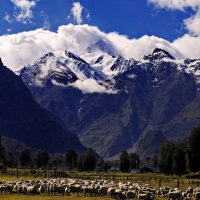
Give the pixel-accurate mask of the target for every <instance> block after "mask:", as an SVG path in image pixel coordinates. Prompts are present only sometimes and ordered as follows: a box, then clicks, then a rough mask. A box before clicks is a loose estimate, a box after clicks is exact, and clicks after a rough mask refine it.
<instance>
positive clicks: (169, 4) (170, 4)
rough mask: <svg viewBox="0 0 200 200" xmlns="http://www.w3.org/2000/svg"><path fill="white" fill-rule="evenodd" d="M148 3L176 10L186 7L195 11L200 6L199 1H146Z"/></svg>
mask: <svg viewBox="0 0 200 200" xmlns="http://www.w3.org/2000/svg"><path fill="white" fill-rule="evenodd" d="M148 2H149V3H153V4H155V5H156V6H157V7H161V8H167V9H178V10H184V9H185V8H187V7H191V8H192V9H194V10H195V9H196V8H197V7H199V6H200V1H199V0H148Z"/></svg>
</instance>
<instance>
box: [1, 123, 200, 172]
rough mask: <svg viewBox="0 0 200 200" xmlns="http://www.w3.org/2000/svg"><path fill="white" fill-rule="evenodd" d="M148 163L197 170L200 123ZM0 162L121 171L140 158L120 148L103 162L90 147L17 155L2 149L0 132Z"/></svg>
mask: <svg viewBox="0 0 200 200" xmlns="http://www.w3.org/2000/svg"><path fill="white" fill-rule="evenodd" d="M151 160H152V166H153V167H155V168H158V169H159V170H160V172H162V173H164V174H166V175H169V174H177V175H182V174H186V173H191V172H197V171H200V162H199V160H200V125H198V126H197V127H194V128H193V129H192V130H191V132H190V134H189V135H188V137H187V138H186V139H185V140H184V141H181V142H173V141H169V140H167V141H166V142H164V143H163V144H162V145H161V147H160V151H159V153H158V155H155V156H153V157H152V159H151ZM0 163H2V164H4V165H6V166H8V167H19V166H20V167H26V168H40V167H44V168H46V169H52V168H53V167H56V166H68V167H69V169H70V170H74V169H76V170H78V171H93V170H95V169H96V170H98V171H105V172H106V171H107V170H108V169H109V168H110V167H111V166H115V167H118V168H119V170H120V171H121V172H129V171H131V169H139V167H140V158H139V156H138V155H137V154H136V153H130V154H128V153H127V151H126V150H122V151H121V154H120V159H119V161H116V162H111V161H104V159H103V157H100V158H99V157H98V155H97V154H96V152H95V151H94V150H93V149H92V148H88V149H87V151H85V152H83V153H81V154H80V155H78V154H77V152H76V151H75V150H74V149H69V150H68V151H67V152H66V154H62V155H61V154H60V155H55V154H54V155H50V154H49V152H48V151H47V150H41V149H39V150H37V151H35V152H34V153H31V151H30V149H29V148H24V149H23V150H21V152H20V153H19V155H17V156H16V155H14V154H13V153H12V152H11V151H6V150H5V148H4V147H3V145H2V137H1V135H0Z"/></svg>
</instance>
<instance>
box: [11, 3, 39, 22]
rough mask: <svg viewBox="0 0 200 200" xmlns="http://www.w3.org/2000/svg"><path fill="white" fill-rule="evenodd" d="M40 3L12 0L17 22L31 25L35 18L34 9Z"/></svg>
mask: <svg viewBox="0 0 200 200" xmlns="http://www.w3.org/2000/svg"><path fill="white" fill-rule="evenodd" d="M38 1H39V0H32V1H29V0H11V2H12V3H13V4H14V5H15V12H14V17H15V20H16V21H18V22H22V23H24V24H27V23H31V19H32V18H33V17H34V15H33V11H32V8H34V7H35V6H36V3H37V2H38Z"/></svg>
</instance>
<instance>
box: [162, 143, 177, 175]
mask: <svg viewBox="0 0 200 200" xmlns="http://www.w3.org/2000/svg"><path fill="white" fill-rule="evenodd" d="M173 153H174V142H171V141H169V140H167V141H166V142H164V143H163V144H162V145H161V147H160V151H159V159H158V160H159V162H158V168H159V170H160V171H161V172H163V173H164V174H167V175H168V174H172V173H173V170H172V163H173V159H172V155H173Z"/></svg>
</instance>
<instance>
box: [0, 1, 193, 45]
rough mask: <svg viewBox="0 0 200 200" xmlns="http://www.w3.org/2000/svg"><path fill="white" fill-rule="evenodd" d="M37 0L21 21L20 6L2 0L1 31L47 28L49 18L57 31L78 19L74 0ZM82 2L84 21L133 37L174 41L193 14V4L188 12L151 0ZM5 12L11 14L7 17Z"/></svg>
mask: <svg viewBox="0 0 200 200" xmlns="http://www.w3.org/2000/svg"><path fill="white" fill-rule="evenodd" d="M35 2H36V3H35V6H33V7H31V9H30V10H31V12H32V15H33V16H32V17H30V18H27V19H25V20H24V21H21V22H19V21H17V20H16V18H15V16H16V15H17V14H19V12H20V8H19V7H17V6H16V5H15V4H14V3H13V2H11V0H1V3H0V4H1V6H0V19H1V22H0V23H1V26H0V35H3V34H6V33H9V34H11V33H18V32H22V31H28V30H34V29H37V28H43V27H44V23H45V22H46V23H48V24H46V25H48V27H46V28H47V29H49V30H51V31H54V32H56V31H57V29H58V27H59V26H60V25H66V24H68V23H75V22H74V19H73V16H72V15H71V8H72V6H73V3H74V1H72V0H56V1H54V0H40V1H35ZM79 2H80V4H81V5H82V7H83V11H82V20H83V21H82V23H83V24H85V23H86V24H89V25H93V26H97V27H98V28H99V29H100V30H102V31H105V32H112V31H116V32H118V33H120V34H123V35H127V36H128V37H129V38H139V37H141V36H143V35H155V36H157V37H161V38H164V39H166V40H169V41H173V40H174V39H176V38H177V37H181V36H182V35H184V34H185V33H186V32H187V30H186V29H185V26H184V23H183V20H184V19H186V18H188V17H190V16H191V15H192V14H193V11H192V10H191V9H189V8H188V9H187V10H186V11H185V12H183V11H180V10H177V9H176V10H169V9H168V10H166V9H161V8H156V7H155V5H154V4H153V3H149V2H148V1H147V0H92V1H90V0H80V1H79ZM88 14H89V16H90V17H89V18H87V15H88ZM5 16H9V19H8V20H7V21H6V18H5ZM69 16H70V18H69ZM3 19H4V20H3Z"/></svg>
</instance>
